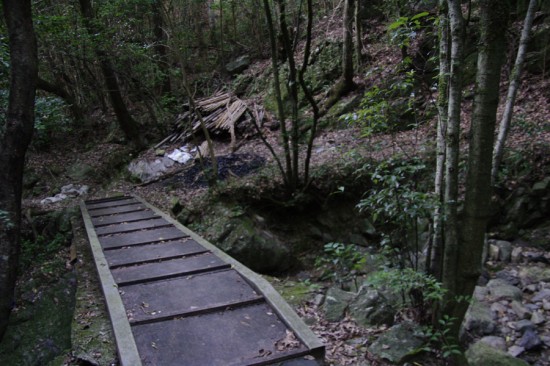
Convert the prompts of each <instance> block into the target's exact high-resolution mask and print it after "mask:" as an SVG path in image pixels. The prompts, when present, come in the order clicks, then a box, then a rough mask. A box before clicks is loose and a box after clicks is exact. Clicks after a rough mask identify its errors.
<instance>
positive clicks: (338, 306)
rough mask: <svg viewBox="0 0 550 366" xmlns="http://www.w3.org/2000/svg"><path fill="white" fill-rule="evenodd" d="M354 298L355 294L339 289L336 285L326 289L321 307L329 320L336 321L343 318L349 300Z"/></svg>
mask: <svg viewBox="0 0 550 366" xmlns="http://www.w3.org/2000/svg"><path fill="white" fill-rule="evenodd" d="M354 298H355V294H354V293H352V292H347V291H344V290H341V289H339V288H337V287H331V288H329V289H328V291H327V294H326V296H325V302H324V304H323V309H324V311H325V317H326V319H327V320H328V321H330V322H337V321H340V320H342V319H343V318H344V316H345V315H346V310H347V309H348V306H349V304H350V302H351V301H352V300H353V299H354Z"/></svg>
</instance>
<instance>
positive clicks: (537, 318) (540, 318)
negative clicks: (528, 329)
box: [531, 311, 546, 325]
mask: <svg viewBox="0 0 550 366" xmlns="http://www.w3.org/2000/svg"><path fill="white" fill-rule="evenodd" d="M531 321H532V322H533V324H535V325H540V324H542V323H544V322H546V319H545V318H544V314H542V312H541V311H535V312H534V313H533V315H531Z"/></svg>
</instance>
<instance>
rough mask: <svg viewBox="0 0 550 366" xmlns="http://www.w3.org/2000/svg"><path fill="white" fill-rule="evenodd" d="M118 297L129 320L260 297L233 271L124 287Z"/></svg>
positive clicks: (221, 306) (160, 316)
mask: <svg viewBox="0 0 550 366" xmlns="http://www.w3.org/2000/svg"><path fill="white" fill-rule="evenodd" d="M121 296H122V301H123V302H124V305H125V307H126V313H127V314H128V317H129V319H130V323H135V322H143V321H150V320H155V319H157V320H158V319H166V318H171V317H175V316H184V315H187V314H197V313H199V312H205V311H207V310H208V309H212V308H218V309H219V308H221V309H224V308H227V307H228V306H237V305H238V304H241V303H249V302H250V301H255V300H260V299H262V298H263V297H262V296H261V295H260V294H258V293H257V292H256V291H254V289H253V288H252V287H250V285H248V283H246V281H245V280H244V279H243V278H242V277H241V276H240V275H239V274H238V273H237V272H236V271H234V270H224V271H218V272H209V273H203V274H198V275H195V276H185V277H178V278H173V279H169V280H162V281H155V282H148V283H142V284H138V285H130V286H125V287H124V291H123V293H122V294H121Z"/></svg>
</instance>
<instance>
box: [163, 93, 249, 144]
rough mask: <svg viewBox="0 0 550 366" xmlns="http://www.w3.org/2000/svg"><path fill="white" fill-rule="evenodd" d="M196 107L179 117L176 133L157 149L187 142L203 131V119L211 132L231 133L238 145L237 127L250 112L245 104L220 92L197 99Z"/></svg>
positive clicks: (175, 128) (230, 95) (234, 142)
mask: <svg viewBox="0 0 550 366" xmlns="http://www.w3.org/2000/svg"><path fill="white" fill-rule="evenodd" d="M195 106H196V107H195V109H193V108H191V107H189V106H188V108H189V109H188V110H187V111H185V112H183V113H182V114H180V115H179V116H178V118H177V120H176V123H175V126H174V131H173V132H172V133H171V134H170V135H169V136H167V137H166V138H165V139H164V140H162V141H161V142H159V143H158V144H157V145H156V146H155V148H158V147H160V146H162V145H164V144H172V143H175V142H178V141H183V142H187V141H188V140H189V139H191V138H192V137H193V135H194V134H195V133H197V132H200V131H201V117H202V121H203V123H204V124H205V126H206V128H207V129H208V131H209V132H212V133H218V132H221V131H229V133H230V134H231V145H232V146H235V145H236V142H237V136H236V134H235V126H236V125H237V123H238V122H239V120H240V119H241V118H242V117H243V115H244V114H245V112H246V111H247V110H248V106H247V105H246V103H245V102H243V101H242V100H240V99H239V98H237V97H235V96H234V95H232V94H230V93H224V92H218V93H216V94H214V95H213V96H211V97H208V98H203V99H197V100H196V101H195ZM199 114H200V115H199Z"/></svg>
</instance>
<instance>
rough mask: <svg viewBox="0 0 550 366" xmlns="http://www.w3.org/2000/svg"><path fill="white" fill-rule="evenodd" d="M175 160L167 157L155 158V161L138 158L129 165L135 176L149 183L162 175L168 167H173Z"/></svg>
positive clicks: (131, 172)
mask: <svg viewBox="0 0 550 366" xmlns="http://www.w3.org/2000/svg"><path fill="white" fill-rule="evenodd" d="M174 164H175V162H174V161H173V160H172V159H168V158H166V157H163V158H159V159H155V160H153V161H147V160H137V161H133V162H131V163H130V164H129V165H128V171H129V172H130V174H131V175H132V177H133V178H135V179H137V180H139V181H140V182H143V183H147V182H151V181H153V180H155V179H156V178H158V177H160V176H162V175H163V174H164V173H165V172H166V171H167V170H168V168H170V167H172V166H173V165H174Z"/></svg>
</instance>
